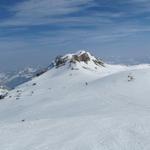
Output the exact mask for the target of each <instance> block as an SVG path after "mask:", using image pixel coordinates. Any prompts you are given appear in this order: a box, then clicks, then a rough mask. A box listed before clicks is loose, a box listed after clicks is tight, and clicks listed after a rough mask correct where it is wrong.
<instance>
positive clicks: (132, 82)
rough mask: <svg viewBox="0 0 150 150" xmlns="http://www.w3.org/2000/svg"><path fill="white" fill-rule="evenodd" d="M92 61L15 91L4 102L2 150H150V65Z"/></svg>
mask: <svg viewBox="0 0 150 150" xmlns="http://www.w3.org/2000/svg"><path fill="white" fill-rule="evenodd" d="M83 53H84V52H83ZM77 55H79V54H78V53H77ZM88 55H89V56H90V54H88ZM65 57H66V56H65ZM67 58H68V57H67ZM90 58H92V59H93V56H90ZM68 59H69V60H70V59H71V55H69V58H68ZM92 59H91V60H92ZM91 60H90V62H88V63H85V62H77V63H76V64H73V65H72V66H70V64H69V63H68V61H67V62H66V64H65V65H63V66H61V67H58V68H55V67H54V68H53V69H50V70H49V71H47V72H46V73H44V74H43V75H41V76H39V77H36V78H34V79H32V80H31V81H29V82H27V83H25V84H23V85H20V86H18V87H17V88H16V89H14V90H12V91H10V92H9V93H8V95H7V97H5V99H3V100H1V101H0V135H1V136H0V150H149V149H150V65H138V66H121V65H108V64H105V67H103V66H97V67H95V64H94V63H93V62H92V61H91Z"/></svg>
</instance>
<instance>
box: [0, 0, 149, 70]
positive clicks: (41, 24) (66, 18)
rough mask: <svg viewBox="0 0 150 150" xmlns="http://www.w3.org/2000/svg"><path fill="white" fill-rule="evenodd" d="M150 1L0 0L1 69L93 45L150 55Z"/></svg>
mask: <svg viewBox="0 0 150 150" xmlns="http://www.w3.org/2000/svg"><path fill="white" fill-rule="evenodd" d="M149 8H150V0H125V1H124V0H0V70H10V69H16V68H21V67H24V66H29V65H34V66H39V65H47V64H48V63H49V62H50V61H51V60H52V58H54V57H55V56H56V55H58V54H64V53H68V52H74V51H77V50H80V49H88V50H89V51H91V52H92V53H94V54H96V55H98V56H102V57H106V56H107V57H109V56H115V57H118V56H121V57H134V58H137V57H147V56H149V55H150V42H149V41H150V40H149V39H150V9H149Z"/></svg>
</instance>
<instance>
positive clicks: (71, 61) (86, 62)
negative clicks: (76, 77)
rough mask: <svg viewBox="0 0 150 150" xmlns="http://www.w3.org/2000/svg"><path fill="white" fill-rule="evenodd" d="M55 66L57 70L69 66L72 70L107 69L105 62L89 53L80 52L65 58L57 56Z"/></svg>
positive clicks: (67, 55)
mask: <svg viewBox="0 0 150 150" xmlns="http://www.w3.org/2000/svg"><path fill="white" fill-rule="evenodd" d="M54 66H55V67H56V68H59V67H62V66H67V67H70V68H72V69H73V68H77V69H79V68H84V69H98V68H100V67H105V65H104V62H103V61H102V60H100V59H98V58H96V57H94V56H93V55H91V54H90V53H89V52H86V51H78V52H76V53H73V54H66V55H64V56H57V57H56V59H55V61H54Z"/></svg>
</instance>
